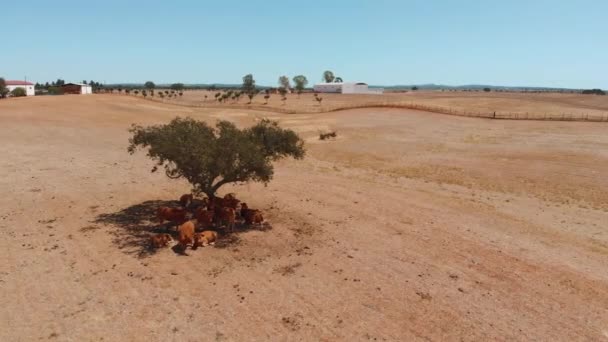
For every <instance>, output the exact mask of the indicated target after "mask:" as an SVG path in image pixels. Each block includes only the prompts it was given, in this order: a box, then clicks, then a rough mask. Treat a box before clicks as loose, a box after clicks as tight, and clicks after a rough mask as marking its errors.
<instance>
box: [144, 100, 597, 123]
mask: <svg viewBox="0 0 608 342" xmlns="http://www.w3.org/2000/svg"><path fill="white" fill-rule="evenodd" d="M146 99H147V100H149V101H154V102H159V103H166V104H172V105H178V106H186V107H196V108H223V109H225V108H233V109H245V110H258V111H271V112H276V113H283V114H311V113H327V112H335V111H341V110H349V109H362V108H399V109H412V110H419V111H425V112H432V113H439V114H448V115H457V116H465V117H476V118H485V119H496V120H546V121H592V122H608V112H606V113H582V112H581V113H543V112H505V111H482V110H470V109H462V108H452V107H443V106H431V105H426V104H420V103H414V102H400V101H392V102H390V101H389V102H387V101H378V102H374V101H366V102H364V103H327V104H313V105H310V106H302V105H299V106H297V108H293V107H277V106H272V105H266V104H261V103H252V104H240V103H224V104H220V103H217V102H215V101H209V100H207V101H188V102H182V101H179V100H177V101H176V100H167V99H159V98H152V97H148V98H146Z"/></svg>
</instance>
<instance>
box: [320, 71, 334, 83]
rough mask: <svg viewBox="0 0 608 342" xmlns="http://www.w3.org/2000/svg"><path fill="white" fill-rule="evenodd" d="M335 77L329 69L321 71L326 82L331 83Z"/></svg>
mask: <svg viewBox="0 0 608 342" xmlns="http://www.w3.org/2000/svg"><path fill="white" fill-rule="evenodd" d="M335 78H336V77H335V76H334V73H333V72H332V71H330V70H327V71H325V72H324V73H323V80H324V81H325V82H327V83H331V82H333V81H334V79H335Z"/></svg>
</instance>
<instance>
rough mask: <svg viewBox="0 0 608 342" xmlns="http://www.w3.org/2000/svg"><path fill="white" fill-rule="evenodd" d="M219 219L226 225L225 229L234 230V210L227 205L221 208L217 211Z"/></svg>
mask: <svg viewBox="0 0 608 342" xmlns="http://www.w3.org/2000/svg"><path fill="white" fill-rule="evenodd" d="M218 219H219V221H220V222H221V223H222V224H225V225H226V230H228V231H230V232H231V231H233V230H234V221H235V220H236V211H235V210H234V209H232V208H229V207H224V208H221V209H220V211H219V217H218Z"/></svg>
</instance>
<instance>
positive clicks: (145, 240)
mask: <svg viewBox="0 0 608 342" xmlns="http://www.w3.org/2000/svg"><path fill="white" fill-rule="evenodd" d="M161 206H166V207H178V206H179V202H178V201H162V200H154V201H145V202H142V203H139V204H135V205H132V206H129V207H127V208H124V209H121V210H119V211H116V212H113V213H104V214H99V215H98V216H97V217H96V218H95V221H94V222H95V223H97V224H101V225H104V226H113V227H116V228H117V229H115V230H110V231H109V234H111V235H112V236H113V238H112V243H113V244H114V245H115V246H116V247H117V248H118V249H120V250H121V251H122V252H123V253H125V254H127V255H132V256H135V257H137V258H146V257H150V256H152V255H154V254H156V252H158V251H160V250H161V249H155V248H152V247H151V246H150V235H151V234H158V233H169V234H171V236H172V237H173V239H174V240H176V239H177V232H176V226H175V224H173V223H171V222H166V223H164V224H159V222H158V221H157V220H156V210H157V209H158V208H159V207H161ZM271 229H272V226H271V225H270V224H268V223H264V224H263V225H257V226H256V225H254V226H247V225H245V224H244V223H242V222H237V223H236V225H235V229H234V232H233V233H230V234H228V233H226V232H225V231H224V229H222V228H221V227H220V228H219V229H216V230H217V231H218V233H219V235H220V236H219V238H218V241H217V242H216V243H215V247H216V248H229V247H233V246H236V245H238V244H240V242H241V239H240V238H239V237H238V234H239V233H242V232H245V231H248V230H259V231H268V230H271ZM173 251H174V252H176V253H178V254H183V253H180V251H179V250H176V249H175V248H173Z"/></svg>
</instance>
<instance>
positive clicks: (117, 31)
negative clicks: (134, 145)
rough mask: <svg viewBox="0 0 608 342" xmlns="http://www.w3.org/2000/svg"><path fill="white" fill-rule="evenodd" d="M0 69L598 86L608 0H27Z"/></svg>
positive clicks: (74, 76) (16, 13)
mask: <svg viewBox="0 0 608 342" xmlns="http://www.w3.org/2000/svg"><path fill="white" fill-rule="evenodd" d="M0 19H1V21H2V23H3V25H4V29H3V31H4V32H3V34H2V38H1V39H0V75H1V76H4V77H5V78H6V79H22V78H23V77H24V76H25V75H27V78H28V80H33V81H40V82H44V81H52V80H54V79H57V78H62V79H65V80H66V81H82V80H83V79H86V80H90V79H94V80H97V81H105V82H107V83H117V82H143V81H146V80H153V81H155V82H156V83H172V82H183V83H240V82H241V77H242V76H243V75H244V74H247V73H252V74H253V75H254V77H255V79H256V80H257V83H258V84H262V85H275V84H276V83H277V79H278V77H279V76H280V75H283V74H285V75H289V76H290V77H292V76H294V75H297V74H304V75H306V76H307V77H308V79H309V81H310V83H311V84H312V83H313V82H317V81H320V79H321V74H322V72H323V71H324V70H327V69H330V70H333V71H334V72H335V74H336V75H338V76H341V77H342V78H343V79H344V80H345V81H365V82H368V83H370V84H375V85H393V84H423V83H441V84H450V85H460V84H491V85H512V86H554V87H573V88H592V87H598V88H604V89H606V88H608V0H595V1H591V0H577V1H574V0H553V1H549V0H547V1H541V0H529V1H524V0H502V1H498V0H495V1H493V0H477V1H472V0H453V1H448V0H442V1H441V0H419V1H408V0H400V1H399V0H394V1H391V0H367V1H364V0H333V1H331V0H324V1H317V0H301V1H290V0H282V1H275V0H259V1H250V0H244V1H239V0H232V1H219V0H216V1H203V0H189V1H187V0H183V1H179V0H162V1H157V0H145V1H139V0H104V1H90V0H89V1H87V0H80V1H73V0H56V1H50V0H28V1H5V2H3V4H2V5H1V6H0Z"/></svg>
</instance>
